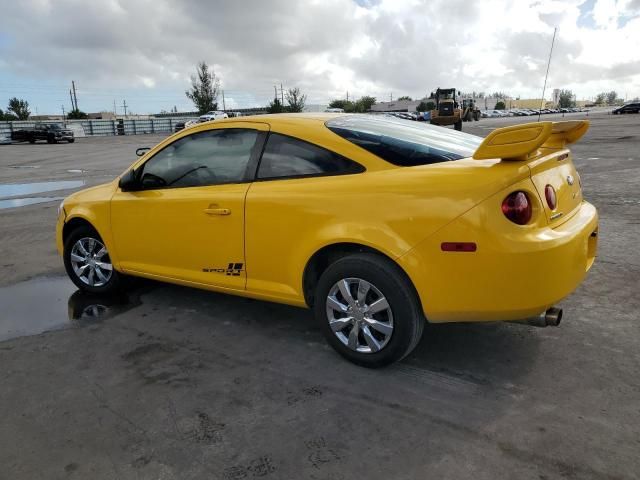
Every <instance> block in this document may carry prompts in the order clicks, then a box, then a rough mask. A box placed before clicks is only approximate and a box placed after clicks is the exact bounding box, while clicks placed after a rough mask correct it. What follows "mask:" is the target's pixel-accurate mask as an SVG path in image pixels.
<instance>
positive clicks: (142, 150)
mask: <svg viewBox="0 0 640 480" xmlns="http://www.w3.org/2000/svg"><path fill="white" fill-rule="evenodd" d="M149 150H151V147H140V148H138V149H136V155H137V156H139V157H141V156H143V155H144V154H145V153H147V152H148V151H149Z"/></svg>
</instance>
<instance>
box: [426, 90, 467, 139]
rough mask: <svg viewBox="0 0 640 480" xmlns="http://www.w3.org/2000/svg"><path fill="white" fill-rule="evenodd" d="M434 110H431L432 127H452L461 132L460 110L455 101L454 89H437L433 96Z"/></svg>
mask: <svg viewBox="0 0 640 480" xmlns="http://www.w3.org/2000/svg"><path fill="white" fill-rule="evenodd" d="M432 97H433V98H435V101H436V108H435V110H431V124H432V125H440V126H446V125H453V128H455V129H456V130H462V109H461V108H460V105H459V104H458V102H457V101H456V89H455V88H438V89H437V90H436V93H435V95H432Z"/></svg>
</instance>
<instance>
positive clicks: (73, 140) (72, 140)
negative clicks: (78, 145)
mask: <svg viewBox="0 0 640 480" xmlns="http://www.w3.org/2000/svg"><path fill="white" fill-rule="evenodd" d="M75 141H76V139H75V138H70V139H69V140H68V142H69V143H73V142H75Z"/></svg>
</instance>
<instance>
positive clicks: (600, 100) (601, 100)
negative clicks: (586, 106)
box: [594, 92, 607, 105]
mask: <svg viewBox="0 0 640 480" xmlns="http://www.w3.org/2000/svg"><path fill="white" fill-rule="evenodd" d="M606 101H607V94H606V92H601V93H599V94H598V95H596V101H595V102H594V103H595V104H596V105H604V103H605V102H606Z"/></svg>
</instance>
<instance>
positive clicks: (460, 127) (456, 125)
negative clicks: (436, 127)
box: [453, 120, 462, 132]
mask: <svg viewBox="0 0 640 480" xmlns="http://www.w3.org/2000/svg"><path fill="white" fill-rule="evenodd" d="M453 128H454V129H456V130H458V131H459V132H461V131H462V120H458V121H457V122H456V123H454V124H453Z"/></svg>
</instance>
